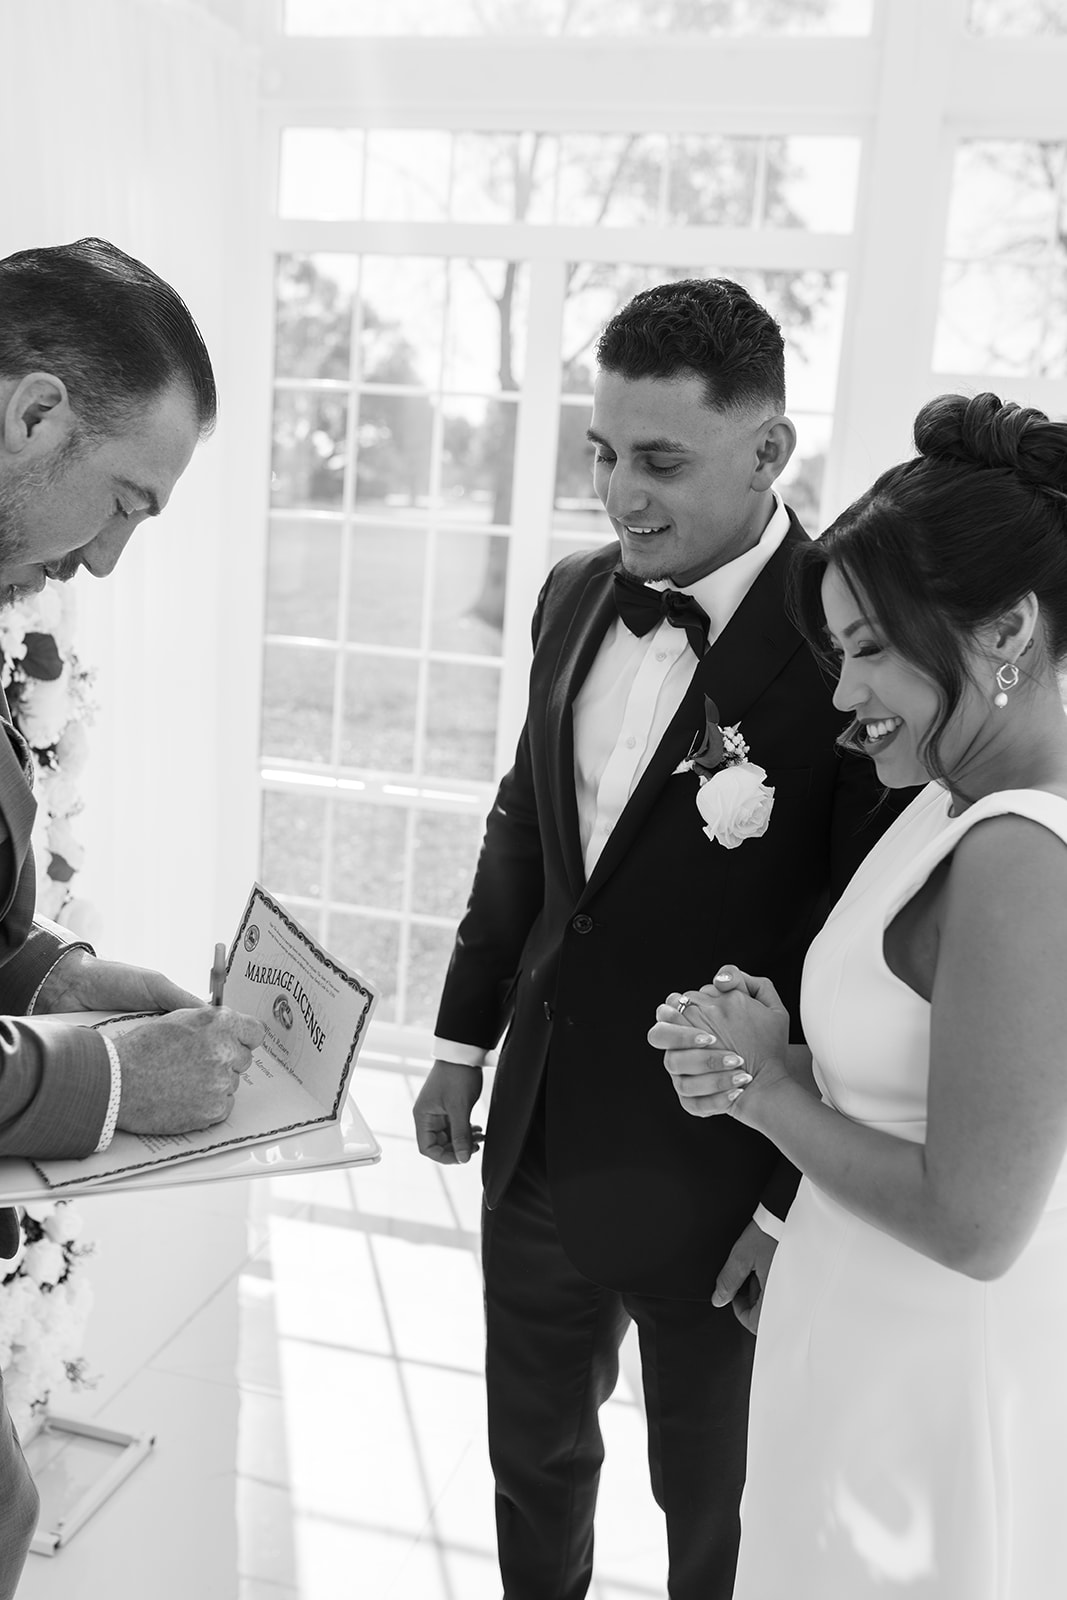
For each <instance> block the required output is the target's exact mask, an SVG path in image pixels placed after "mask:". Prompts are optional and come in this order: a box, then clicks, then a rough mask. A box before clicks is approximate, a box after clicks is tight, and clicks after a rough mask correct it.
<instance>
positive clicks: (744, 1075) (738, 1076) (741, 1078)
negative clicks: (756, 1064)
mask: <svg viewBox="0 0 1067 1600" xmlns="http://www.w3.org/2000/svg"><path fill="white" fill-rule="evenodd" d="M730 1082H731V1083H739V1084H740V1085H741V1087H742V1089H743V1088H744V1087H745V1084H746V1083H751V1082H752V1074H751V1072H735V1073H734V1075H733V1077H732V1078H731V1079H730Z"/></svg>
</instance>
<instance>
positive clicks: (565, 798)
mask: <svg viewBox="0 0 1067 1600" xmlns="http://www.w3.org/2000/svg"><path fill="white" fill-rule="evenodd" d="M615 564H616V563H615V560H614V559H613V561H612V564H611V566H609V567H608V568H607V569H606V570H601V571H596V570H594V571H592V572H590V573H589V575H588V577H587V579H586V582H585V587H584V589H583V591H582V594H581V597H580V598H579V600H578V603H577V604H576V605H575V607H574V609H573V610H572V612H571V618H570V623H569V625H568V628H567V632H566V634H565V636H564V639H563V642H562V644H561V645H560V648H559V653H558V656H557V662H556V670H555V672H554V674H553V676H552V682H551V685H550V687H549V692H548V701H547V705H546V714H545V735H546V737H545V765H546V768H547V772H548V782H549V792H550V794H551V796H552V803H553V806H554V808H555V813H556V820H557V827H558V831H559V837H560V843H561V846H562V850H563V860H564V865H565V867H566V871H567V876H568V879H569V880H570V884H571V888H572V890H573V892H574V895H575V898H577V896H578V895H579V894H580V893H581V891H582V889H583V887H584V885H585V863H584V861H583V860H582V843H581V834H580V832H579V828H578V800H577V795H576V792H575V785H574V697H575V695H576V694H577V693H578V691H579V689H580V688H581V686H582V684H583V683H584V682H585V679H586V676H587V674H588V672H589V668H590V667H591V666H592V664H593V661H594V660H595V658H596V653H597V651H598V650H599V649H600V645H601V642H602V640H603V638H604V635H605V633H606V632H607V629H608V625H609V624H610V622H611V621H612V619H613V617H614V616H615V601H614V597H613V594H612V587H611V584H612V573H613V571H614V568H615Z"/></svg>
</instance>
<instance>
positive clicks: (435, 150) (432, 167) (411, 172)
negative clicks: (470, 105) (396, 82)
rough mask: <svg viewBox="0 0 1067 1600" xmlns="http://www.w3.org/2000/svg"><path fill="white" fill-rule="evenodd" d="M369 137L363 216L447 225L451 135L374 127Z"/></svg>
mask: <svg viewBox="0 0 1067 1600" xmlns="http://www.w3.org/2000/svg"><path fill="white" fill-rule="evenodd" d="M366 137H367V178H366V192H365V196H364V202H363V214H364V216H366V217H370V218H373V220H374V221H376V222H383V221H387V220H393V221H397V222H443V221H444V220H445V218H446V217H447V216H448V192H449V183H450V174H451V167H452V135H451V134H450V133H446V132H444V131H443V130H438V129H435V128H372V129H370V130H369V131H368V133H367V136H366Z"/></svg>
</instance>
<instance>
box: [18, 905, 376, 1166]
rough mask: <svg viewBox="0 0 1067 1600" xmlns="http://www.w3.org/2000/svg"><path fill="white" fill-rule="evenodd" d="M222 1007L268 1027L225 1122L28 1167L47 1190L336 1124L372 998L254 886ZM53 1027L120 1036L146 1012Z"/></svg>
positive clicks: (134, 1138) (125, 1140)
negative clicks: (76, 1026)
mask: <svg viewBox="0 0 1067 1600" xmlns="http://www.w3.org/2000/svg"><path fill="white" fill-rule="evenodd" d="M223 1001H224V1003H225V1004H226V1005H227V1006H230V1007H232V1009H233V1010H235V1011H243V1012H245V1013H247V1015H249V1016H253V1017H257V1018H258V1019H259V1021H260V1022H262V1024H263V1026H264V1028H265V1029H266V1036H265V1038H264V1040H263V1043H262V1044H261V1045H260V1046H259V1047H258V1049H256V1050H253V1052H252V1059H251V1062H250V1063H249V1065H248V1067H247V1069H246V1071H245V1072H244V1074H243V1075H242V1078H241V1081H240V1083H239V1084H238V1088H237V1093H236V1095H235V1097H234V1104H233V1110H232V1111H231V1112H230V1115H229V1116H228V1117H227V1118H226V1120H225V1122H217V1123H215V1124H214V1125H213V1126H212V1127H210V1128H203V1129H201V1130H200V1131H199V1132H196V1133H179V1134H165V1135H155V1134H139V1133H122V1132H119V1133H116V1134H115V1137H114V1138H113V1139H112V1141H111V1144H110V1145H109V1146H108V1148H107V1149H106V1150H104V1151H101V1152H100V1153H99V1154H97V1155H90V1156H82V1157H80V1158H79V1159H78V1160H76V1161H34V1162H33V1166H34V1167H35V1168H36V1170H37V1171H38V1172H39V1173H40V1175H41V1177H42V1178H43V1179H44V1181H45V1183H46V1184H47V1185H48V1189H49V1190H50V1191H51V1192H53V1193H62V1191H63V1190H64V1189H65V1188H70V1187H73V1186H77V1187H78V1188H83V1187H84V1186H85V1185H86V1184H87V1183H93V1182H94V1181H99V1182H100V1183H109V1184H110V1183H113V1182H114V1181H115V1180H116V1179H122V1178H126V1177H133V1176H134V1175H136V1174H138V1173H141V1172H145V1171H148V1170H150V1169H152V1168H159V1167H166V1166H172V1165H174V1164H176V1163H179V1162H187V1161H195V1160H197V1159H198V1158H199V1157H202V1156H207V1155H214V1154H216V1153H217V1152H219V1151H224V1150H233V1149H235V1148H237V1147H239V1146H242V1145H255V1144H262V1143H269V1142H271V1141H274V1140H277V1139H279V1138H284V1137H285V1136H287V1135H290V1134H294V1133H299V1132H302V1131H304V1130H310V1129H313V1128H316V1127H321V1126H325V1125H327V1124H330V1123H336V1122H337V1121H338V1119H339V1118H340V1116H341V1111H342V1107H343V1106H344V1103H345V1098H346V1095H347V1093H348V1087H349V1079H350V1078H351V1076H352V1070H353V1068H354V1066H355V1064H356V1059H357V1057H358V1055H359V1051H360V1048H361V1046H362V1044H363V1042H364V1040H365V1038H366V1035H367V1028H368V1024H369V1023H370V1019H371V1015H372V1013H373V1011H374V1007H375V1004H376V1001H377V993H376V991H375V989H374V988H373V987H372V985H371V984H370V983H368V981H367V980H366V978H364V977H362V976H361V975H360V974H359V973H357V972H355V971H352V970H349V969H346V968H345V967H342V966H341V965H339V963H338V962H336V961H335V960H334V958H333V957H332V956H331V955H329V954H328V952H327V951H325V950H324V949H323V948H322V947H321V945H319V944H318V943H317V942H316V941H315V940H314V939H313V938H312V937H311V935H310V934H309V933H308V932H307V931H306V930H305V929H304V928H302V927H301V926H300V924H299V923H298V922H296V921H295V920H294V919H293V918H292V917H291V916H289V914H288V913H287V912H286V911H285V910H283V908H282V907H281V906H280V905H279V904H278V903H277V901H276V900H273V899H272V898H271V896H270V895H269V894H267V892H266V890H265V889H263V888H261V887H260V885H259V884H258V883H257V884H255V885H254V887H253V889H252V893H251V894H250V895H249V898H248V904H247V905H246V906H245V910H244V915H243V916H242V918H241V924H240V927H239V928H238V930H237V934H236V937H235V938H234V941H233V945H232V946H231V949H230V953H229V960H228V963H227V968H226V983H225V987H224V990H223ZM150 1015H156V1013H151V1014H150ZM57 1020H63V1021H65V1022H84V1023H85V1024H87V1025H89V1026H93V1027H96V1028H99V1029H100V1030H101V1031H103V1032H106V1033H108V1034H110V1036H111V1037H112V1038H113V1039H119V1038H121V1037H122V1035H123V1034H124V1033H126V1032H129V1030H130V1029H132V1028H137V1027H141V1026H142V1025H143V1024H144V1023H145V1022H146V1021H148V1020H149V1015H145V1014H137V1015H135V1016H104V1017H95V1018H94V1017H92V1016H91V1015H88V1014H82V1015H80V1016H79V1015H68V1016H65V1017H63V1018H62V1019H59V1018H57Z"/></svg>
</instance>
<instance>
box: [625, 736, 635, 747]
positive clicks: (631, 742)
mask: <svg viewBox="0 0 1067 1600" xmlns="http://www.w3.org/2000/svg"><path fill="white" fill-rule="evenodd" d="M636 743H637V740H636V738H635V737H634V735H633V734H632V733H631V735H630V737H629V738H628V739H627V741H626V748H627V750H632V749H633V747H634V745H635V744H636Z"/></svg>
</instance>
